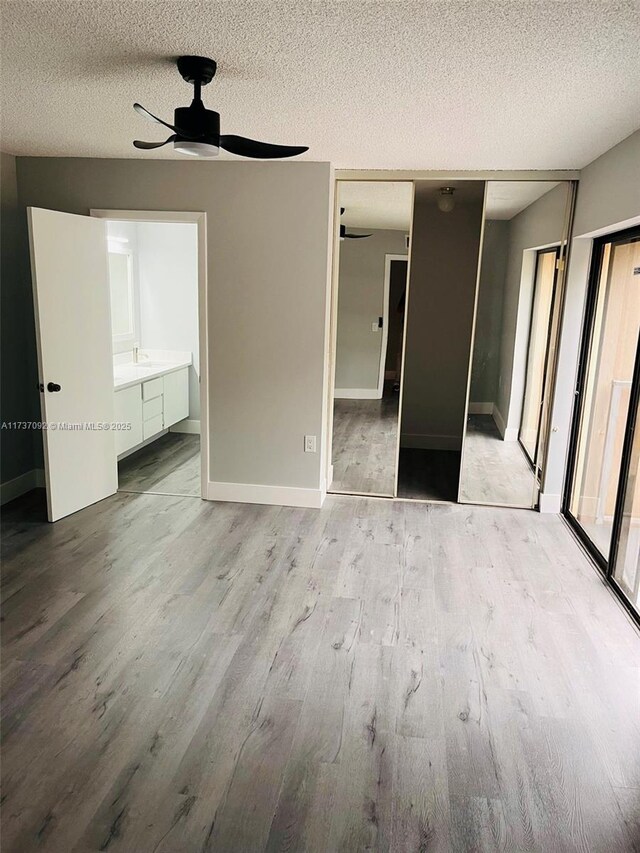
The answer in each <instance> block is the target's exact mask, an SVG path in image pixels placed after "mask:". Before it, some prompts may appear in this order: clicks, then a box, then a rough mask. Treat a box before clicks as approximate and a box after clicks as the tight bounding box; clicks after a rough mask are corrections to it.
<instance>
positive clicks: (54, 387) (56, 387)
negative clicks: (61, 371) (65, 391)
mask: <svg viewBox="0 0 640 853" xmlns="http://www.w3.org/2000/svg"><path fill="white" fill-rule="evenodd" d="M59 390H60V386H59V385H58V383H57V382H47V391H52V392H53V391H59Z"/></svg>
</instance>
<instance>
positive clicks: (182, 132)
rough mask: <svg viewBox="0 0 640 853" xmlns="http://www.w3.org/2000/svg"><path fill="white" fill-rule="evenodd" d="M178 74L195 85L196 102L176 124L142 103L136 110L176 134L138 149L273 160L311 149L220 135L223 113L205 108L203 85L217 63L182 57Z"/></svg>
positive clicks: (138, 144)
mask: <svg viewBox="0 0 640 853" xmlns="http://www.w3.org/2000/svg"><path fill="white" fill-rule="evenodd" d="M177 66H178V71H179V72H180V74H181V76H182V78H183V80H186V82H187V83H190V84H192V85H193V100H192V101H191V105H190V106H188V107H177V109H176V110H174V113H173V115H174V118H173V124H169V122H166V121H163V120H162V119H161V118H158V117H157V116H154V115H153V113H150V112H149V110H147V109H145V108H144V107H143V106H142V105H141V104H137V103H136V104H134V105H133V108H134V110H135V111H136V112H137V113H140V115H141V116H144V118H147V119H151V121H154V122H156V123H157V124H162V125H164V126H165V127H168V128H169V130H172V131H173V134H172V135H171V136H170V137H169V138H168V139H165V140H164V142H141V141H140V140H139V139H136V140H134V143H133V144H134V145H135V147H136V148H142V149H145V150H146V149H150V148H161V147H162V146H163V145H168V144H169V143H170V142H173V147H174V150H175V151H179V152H180V153H181V154H191V155H192V156H193V157H216V156H217V155H218V154H219V152H220V149H221V148H224V150H225V151H230V152H231V153H232V154H239V155H240V156H241V157H255V158H259V159H262V160H273V159H277V158H281V157H295V156H296V154H303V153H304V152H305V151H308V150H309V148H308V146H306V145H271V144H270V143H268V142H258V141H256V140H255V139H247V138H246V137H245V136H234V135H233V134H231V135H230V134H222V135H221V134H220V113H217V112H215V111H214V110H208V109H206V108H205V106H204V104H203V102H202V98H201V94H200V93H201V89H202V86H206V85H207V83H210V82H211V81H212V80H213V78H214V76H215V73H216V68H217V66H216V63H215V62H214V60H213V59H207V58H206V57H204V56H181V57H179V58H178V60H177Z"/></svg>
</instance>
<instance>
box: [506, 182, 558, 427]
mask: <svg viewBox="0 0 640 853" xmlns="http://www.w3.org/2000/svg"><path fill="white" fill-rule="evenodd" d="M567 197H568V185H567V184H566V183H562V184H559V185H558V186H557V187H555V188H554V189H552V190H551V191H550V192H548V193H546V194H545V195H543V196H542V197H541V198H539V199H538V200H537V201H535V202H534V203H533V204H531V205H529V207H527V208H525V209H524V210H523V211H522V213H519V214H518V215H517V216H514V217H513V219H511V220H510V221H509V259H508V262H507V275H506V284H505V290H504V304H503V309H502V340H501V344H500V377H499V387H498V399H497V400H496V403H497V406H498V409H499V411H500V415H501V417H502V419H503V421H504V423H505V425H506V427H507V430H508V432H507V435H506V437H507V438H511V439H515V438H516V437H517V431H518V428H519V426H520V416H521V414H522V399H523V395H524V385H525V377H526V367H527V364H526V362H527V345H528V339H529V321H530V316H531V301H532V296H533V278H532V276H531V277H530V276H527V280H526V281H525V282H523V281H522V259H523V252H524V251H525V249H537V248H542V247H544V246H549V245H553V244H559V243H560V241H561V239H562V235H563V231H564V223H565V215H566V206H567Z"/></svg>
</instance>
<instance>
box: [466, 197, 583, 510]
mask: <svg viewBox="0 0 640 853" xmlns="http://www.w3.org/2000/svg"><path fill="white" fill-rule="evenodd" d="M572 192H573V186H572V184H571V183H570V182H562V181H561V182H547V181H489V182H488V183H487V192H486V198H485V210H484V239H483V246H482V251H481V257H480V270H479V276H478V285H477V295H476V311H475V324H474V337H473V348H472V358H471V366H470V374H469V387H468V399H467V418H466V429H465V434H464V440H463V451H462V464H461V473H460V489H459V496H458V499H459V500H460V501H461V502H463V503H483V504H497V505H504V506H516V507H528V508H531V507H535V506H536V505H537V502H538V493H539V487H540V478H541V473H542V464H543V459H544V448H545V440H546V434H545V423H546V416H547V404H548V398H549V392H550V367H551V365H552V362H553V355H554V341H555V337H556V331H555V330H556V328H557V318H558V311H559V294H560V291H561V284H562V278H563V275H564V260H565V254H566V245H567V234H568V227H569V212H570V202H571V197H572Z"/></svg>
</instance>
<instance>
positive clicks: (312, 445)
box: [304, 435, 316, 453]
mask: <svg viewBox="0 0 640 853" xmlns="http://www.w3.org/2000/svg"><path fill="white" fill-rule="evenodd" d="M304 452H305V453H315V452H316V437H315V435H305V437H304Z"/></svg>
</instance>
